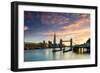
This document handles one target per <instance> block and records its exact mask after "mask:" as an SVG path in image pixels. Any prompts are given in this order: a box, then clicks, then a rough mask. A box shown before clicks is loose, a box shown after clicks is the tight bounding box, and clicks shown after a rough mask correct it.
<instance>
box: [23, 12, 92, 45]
mask: <svg viewBox="0 0 100 73" xmlns="http://www.w3.org/2000/svg"><path fill="white" fill-rule="evenodd" d="M54 32H55V33H56V36H57V38H56V39H57V43H59V40H60V39H63V40H69V39H70V38H73V40H74V42H75V43H77V44H81V43H84V42H86V40H87V39H88V38H90V14H84V13H56V12H34V11H24V37H25V39H24V41H25V42H34V43H38V42H41V41H43V40H45V41H49V40H50V41H53V34H54Z"/></svg>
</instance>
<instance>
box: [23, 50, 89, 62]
mask: <svg viewBox="0 0 100 73" xmlns="http://www.w3.org/2000/svg"><path fill="white" fill-rule="evenodd" d="M89 58H90V54H77V53H73V52H72V51H69V52H65V53H63V52H62V51H57V52H52V49H33V50H24V61H25V62H31V61H48V60H75V59H89Z"/></svg>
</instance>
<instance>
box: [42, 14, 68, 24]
mask: <svg viewBox="0 0 100 73" xmlns="http://www.w3.org/2000/svg"><path fill="white" fill-rule="evenodd" d="M41 21H42V23H44V24H54V25H55V24H57V25H62V24H66V23H68V21H69V18H67V17H65V16H62V15H60V14H44V15H41Z"/></svg>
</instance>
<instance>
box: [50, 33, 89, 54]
mask: <svg viewBox="0 0 100 73" xmlns="http://www.w3.org/2000/svg"><path fill="white" fill-rule="evenodd" d="M64 42H69V43H70V45H68V46H65V45H63V43H64ZM73 44H74V45H73ZM66 47H69V49H67V50H66V49H65V48H66ZM51 48H53V50H52V51H53V52H57V51H63V52H69V51H73V52H77V51H78V50H79V51H84V50H85V51H88V52H90V43H85V44H81V45H76V44H75V43H74V42H73V39H72V38H71V39H70V40H62V39H60V41H59V46H58V45H57V43H56V34H55V33H54V39H53V45H52V47H51ZM56 48H59V50H57V49H56Z"/></svg>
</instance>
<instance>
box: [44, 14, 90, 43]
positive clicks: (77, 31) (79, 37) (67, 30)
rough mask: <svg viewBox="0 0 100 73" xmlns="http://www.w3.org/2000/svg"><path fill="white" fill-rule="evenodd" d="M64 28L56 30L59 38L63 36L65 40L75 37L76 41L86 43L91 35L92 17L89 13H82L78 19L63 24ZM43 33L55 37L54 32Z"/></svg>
mask: <svg viewBox="0 0 100 73" xmlns="http://www.w3.org/2000/svg"><path fill="white" fill-rule="evenodd" d="M62 29H63V30H59V31H56V32H55V33H56V36H57V40H60V39H61V38H62V39H63V40H69V39H70V38H73V40H74V42H75V43H77V44H80V43H84V42H85V41H86V40H87V39H88V38H89V37H90V17H89V15H88V14H83V15H80V16H79V19H78V20H77V21H74V22H73V23H72V24H69V25H66V26H63V27H62ZM42 34H43V35H46V36H48V37H52V39H53V35H54V32H53V31H49V32H45V33H42Z"/></svg>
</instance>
